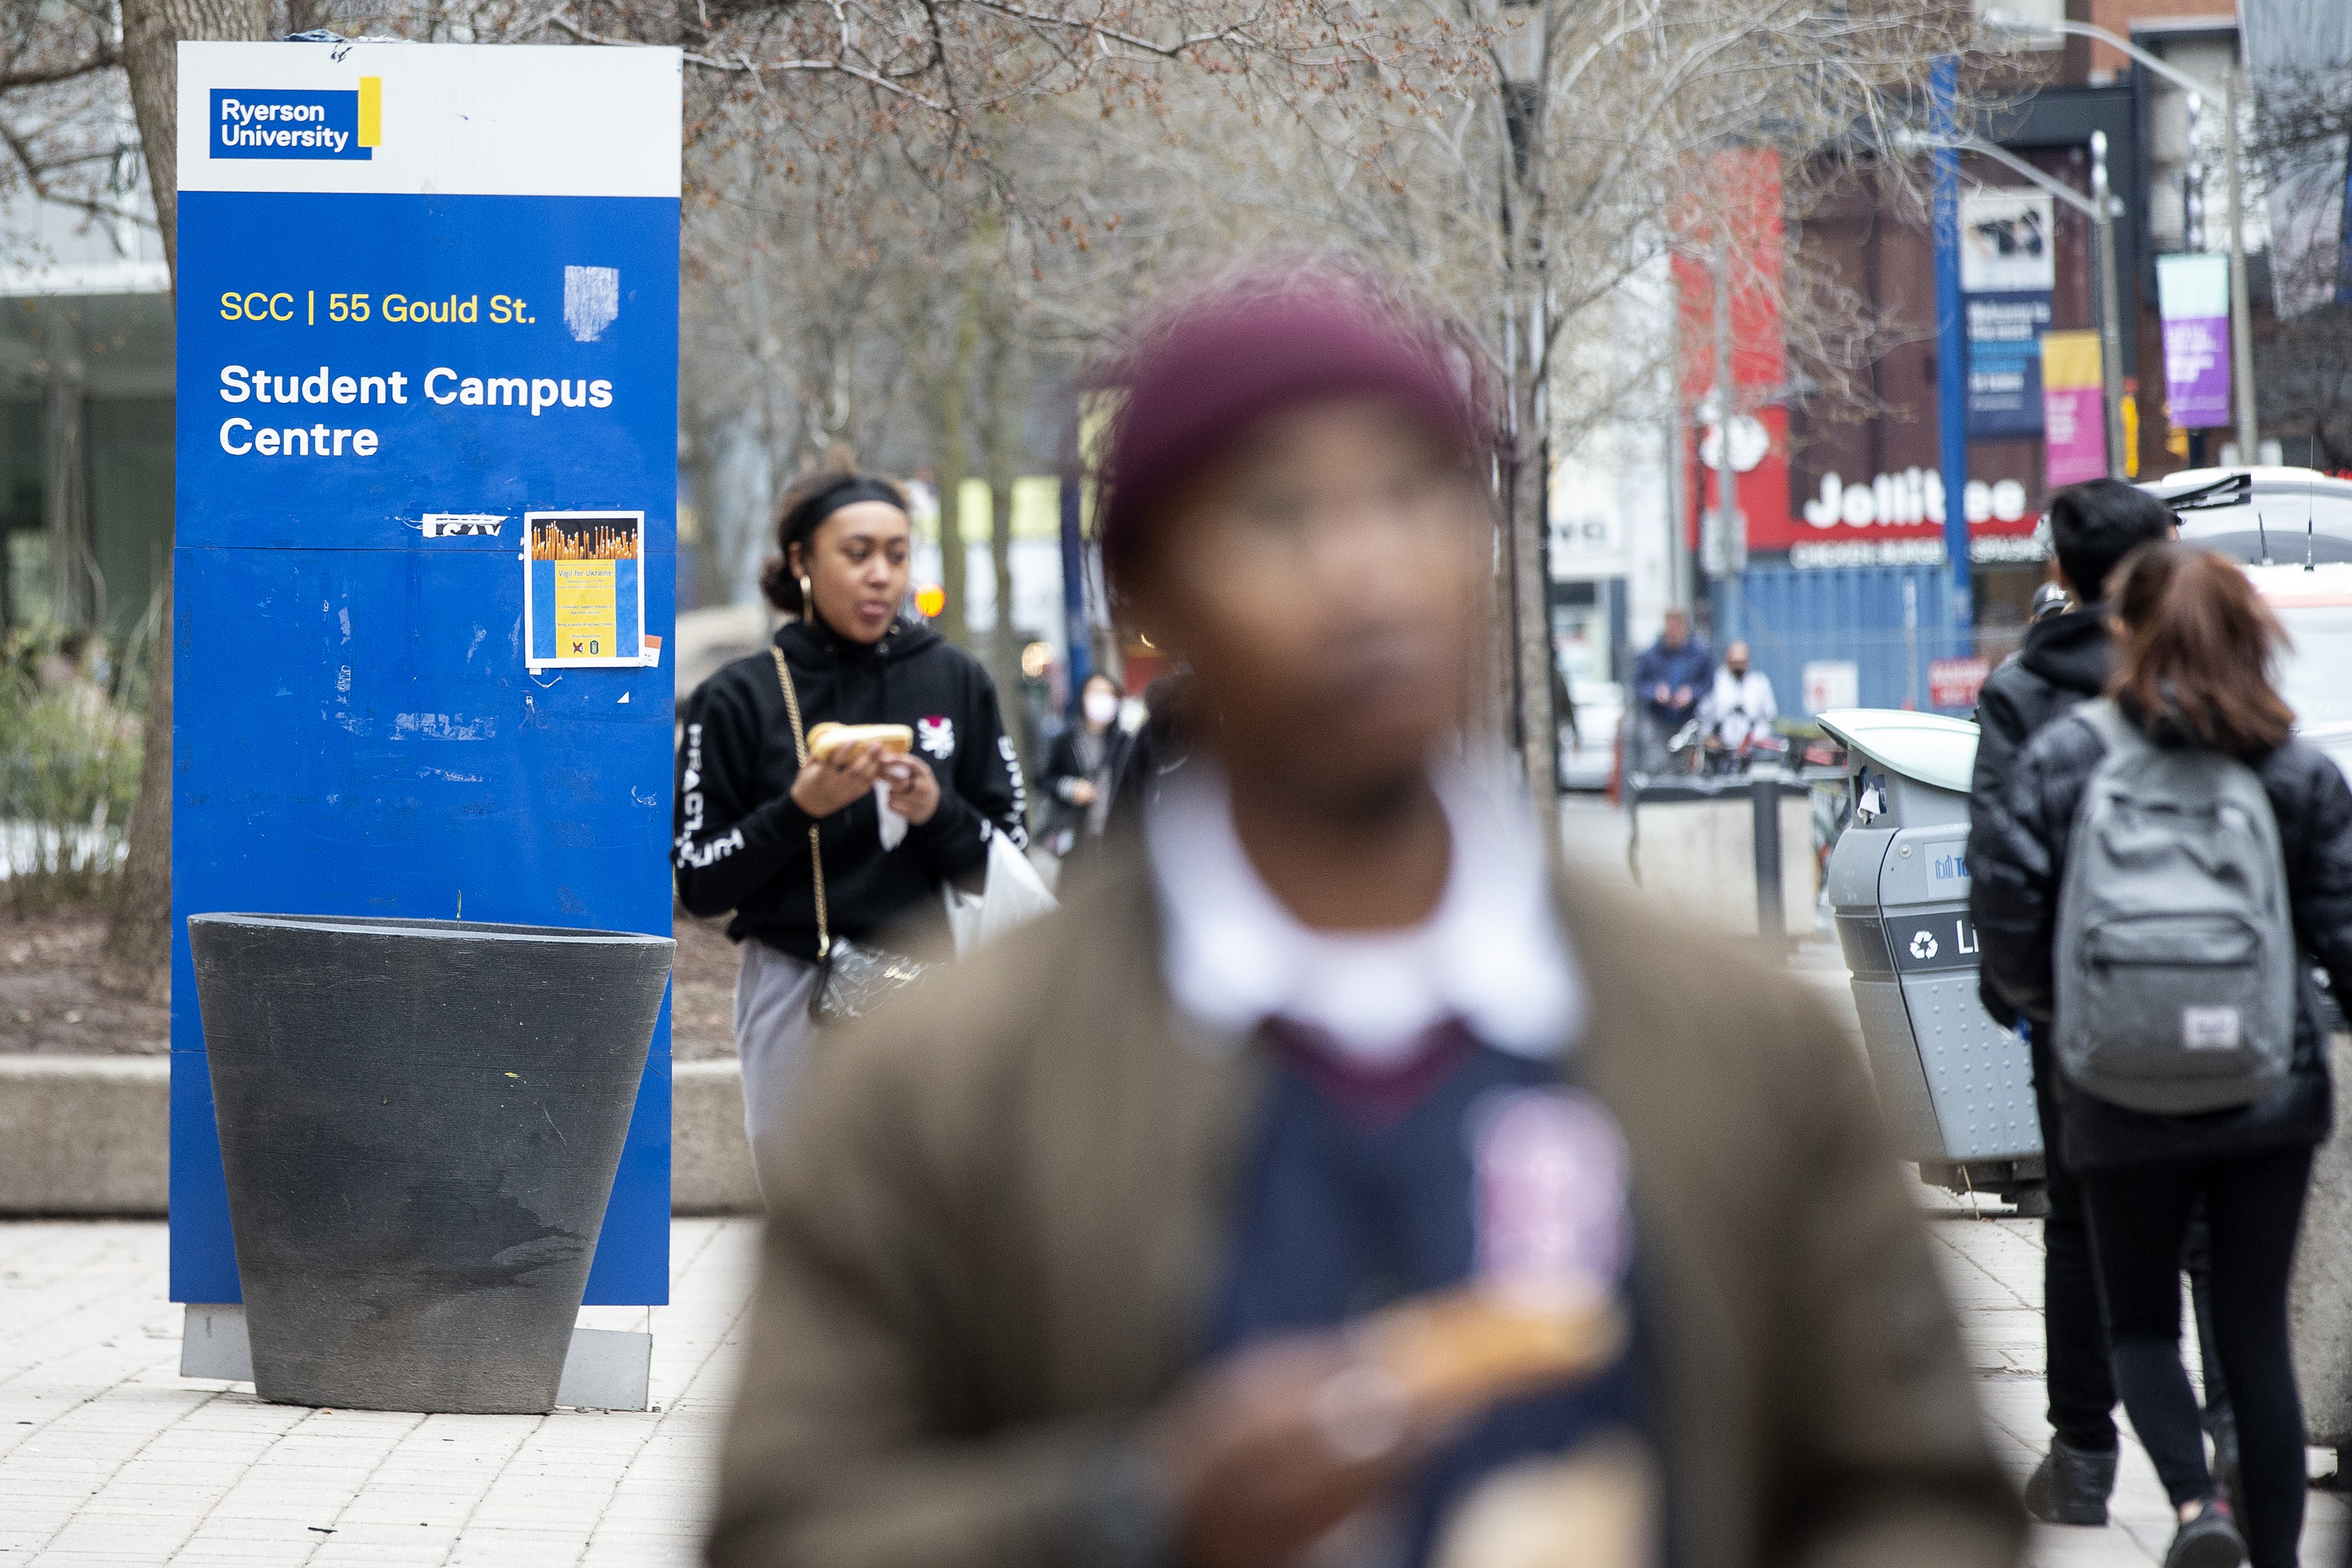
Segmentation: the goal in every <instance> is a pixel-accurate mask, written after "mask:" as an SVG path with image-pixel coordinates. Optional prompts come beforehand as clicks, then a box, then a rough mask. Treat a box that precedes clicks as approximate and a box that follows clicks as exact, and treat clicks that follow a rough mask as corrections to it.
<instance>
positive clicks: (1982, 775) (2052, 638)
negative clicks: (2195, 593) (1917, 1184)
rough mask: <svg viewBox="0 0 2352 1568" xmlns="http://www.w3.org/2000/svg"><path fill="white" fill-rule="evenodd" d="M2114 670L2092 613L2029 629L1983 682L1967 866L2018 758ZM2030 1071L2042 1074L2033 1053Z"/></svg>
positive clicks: (1994, 995) (1987, 1002)
mask: <svg viewBox="0 0 2352 1568" xmlns="http://www.w3.org/2000/svg"><path fill="white" fill-rule="evenodd" d="M2115 662H2116V647H2115V640H2114V639H2113V638H2112V637H2109V636H2108V635H2107V612H2106V608H2105V605H2085V606H2084V608H2082V609H2079V610H2069V611H2067V612H2066V613H2065V614H2063V615H2058V616H2051V617H2050V618H2049V619H2048V620H2046V621H2036V622H2035V623H2034V624H2033V625H2032V626H2028V627H2027V628H2026V629H2025V644H2024V646H2023V647H2020V648H2019V649H2018V650H2017V652H2016V653H2014V654H2012V655H2011V656H2010V657H2009V658H2006V659H2004V660H2002V661H2001V665H2000V668H1998V669H1996V670H1994V671H1993V672H1992V674H1990V676H1988V677H1986V678H1985V683H1984V689H1983V690H1982V691H1980V692H1979V693H1978V694H1977V711H1976V721H1977V762H1976V770H1975V773H1974V776H1973V777H1972V778H1971V779H1970V781H1969V864H1970V865H1974V864H1975V863H1976V841H1977V839H1978V837H1979V836H1980V835H1982V833H1983V832H1984V824H1985V818H1986V816H1987V814H1988V813H1989V812H1990V810H1991V807H1992V803H1993V801H1994V800H1995V799H1996V798H1998V797H1999V795H2000V786H2001V785H2002V784H2005V783H2007V782H2008V780H2009V770H2010V766H2011V763H2015V762H2016V761H2017V753H2018V752H2021V751H2023V750H2024V749H2025V743H2026V742H2028V741H2031V740H2032V738H2033V737H2034V734H2035V732H2036V731H2040V730H2041V729H2042V726H2044V725H2046V724H2048V723H2049V722H2050V721H2052V720H2053V719H2056V718H2060V717H2062V716H2063V715H2064V714H2065V713H2066V712H2067V710H2070V709H2072V708H2073V707H2074V705H2075V704H2077V703H2080V702H2087V701H2089V700H2091V699H2092V698H2094V697H2096V696H2097V695H2098V694H2099V693H2100V692H2101V691H2103V690H2105V689H2106V684H2107V674H2108V672H2109V671H2110V670H2112V669H2113V668H2115ZM1977 994H1978V996H1979V998H1980V999H1981V1000H1982V1001H1983V1003H1984V1008H1985V1011H1986V1012H1988V1013H1990V1014H1991V1015H1992V1016H1993V1021H1994V1022H1995V1023H1997V1024H1999V1025H2000V1026H2001V1027H2002V1028H2004V1029H2013V1028H2015V1027H2016V1026H2017V1009H2016V1008H2014V1007H2012V1006H2011V1005H2009V1004H2008V1002H2007V1001H2006V1000H2004V999H2003V998H2002V996H2001V994H2000V992H1999V991H1998V990H1997V989H1995V987H1994V986H1993V984H1992V982H1991V981H1990V979H1983V980H1980V981H1979V984H1978V986H1977ZM2035 1070H2037V1071H2040V1070H2042V1064H2041V1060H2040V1056H2039V1053H2038V1052H2037V1053H2036V1058H2035Z"/></svg>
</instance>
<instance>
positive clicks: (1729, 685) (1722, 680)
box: [1705, 642, 1780, 751]
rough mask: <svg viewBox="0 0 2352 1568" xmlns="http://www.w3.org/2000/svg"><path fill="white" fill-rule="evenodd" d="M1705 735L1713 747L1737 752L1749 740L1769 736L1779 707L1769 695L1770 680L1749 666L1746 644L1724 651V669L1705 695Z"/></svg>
mask: <svg viewBox="0 0 2352 1568" xmlns="http://www.w3.org/2000/svg"><path fill="white" fill-rule="evenodd" d="M1705 706H1706V733H1707V738H1708V739H1709V740H1710V741H1712V742H1715V743H1716V744H1717V745H1720V746H1722V747H1724V748H1726V749H1727V750H1729V751H1738V749H1739V748H1740V747H1741V746H1743V745H1745V744H1747V742H1748V740H1749V739H1750V738H1751V737H1754V736H1758V735H1768V734H1769V733H1771V731H1772V721H1773V720H1775V719H1777V718H1779V717H1780V703H1779V702H1778V701H1777V700H1774V698H1773V695H1772V678H1771V677H1770V676H1769V675H1767V674H1765V673H1764V672H1763V671H1762V670H1760V669H1755V668H1750V667H1749V664H1748V645H1747V644H1746V643H1744V642H1735V643H1733V644H1732V645H1731V646H1730V647H1727V648H1725V649H1724V650H1723V668H1720V669H1718V670H1717V671H1716V672H1715V684H1714V685H1713V686H1712V687H1711V688H1710V689H1708V691H1707V694H1706V704H1705Z"/></svg>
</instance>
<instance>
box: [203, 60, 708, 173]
mask: <svg viewBox="0 0 2352 1568" xmlns="http://www.w3.org/2000/svg"><path fill="white" fill-rule="evenodd" d="M683 69H684V61H683V58H682V57H681V56H680V54H679V52H678V51H677V50H676V49H667V48H642V49H638V48H616V47H615V48H607V47H593V46H587V45H580V46H573V45H547V46H529V47H521V46H517V47H493V46H488V45H473V44H403V43H326V44H307V43H306V44H182V45H181V46H180V106H179V132H180V135H179V152H180V187H179V188H180V189H181V190H184V191H295V192H349V193H354V194H363V195H499V196H667V197H670V198H672V199H676V197H677V195H678V149H679V135H680V130H681V125H682V102H683V99H682V92H683V79H682V76H681V73H682V71H683Z"/></svg>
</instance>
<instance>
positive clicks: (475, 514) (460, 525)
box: [425, 511, 507, 539]
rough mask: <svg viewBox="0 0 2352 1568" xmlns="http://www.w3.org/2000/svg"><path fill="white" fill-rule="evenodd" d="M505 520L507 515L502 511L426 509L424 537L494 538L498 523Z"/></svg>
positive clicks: (497, 532)
mask: <svg viewBox="0 0 2352 1568" xmlns="http://www.w3.org/2000/svg"><path fill="white" fill-rule="evenodd" d="M506 520H507V515H506V513H504V512H502V511H501V512H488V511H428V512H426V513H425V538H427V539H457V538H459V537H464V536H485V535H486V536H488V537H489V538H492V539H496V538H497V537H498V534H499V524H500V523H502V522H504V521H506Z"/></svg>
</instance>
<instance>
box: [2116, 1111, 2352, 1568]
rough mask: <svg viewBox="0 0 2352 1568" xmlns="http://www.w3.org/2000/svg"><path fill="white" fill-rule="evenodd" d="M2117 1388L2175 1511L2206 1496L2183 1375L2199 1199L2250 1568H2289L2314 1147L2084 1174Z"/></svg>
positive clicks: (2298, 1468)
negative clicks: (2300, 1281)
mask: <svg viewBox="0 0 2352 1568" xmlns="http://www.w3.org/2000/svg"><path fill="white" fill-rule="evenodd" d="M2078 1175H2079V1179H2080V1181H2081V1183H2082V1185H2083V1191H2084V1198H2085V1200H2086V1204H2087V1207H2088V1210H2089V1214H2090V1221H2091V1236H2092V1242H2093V1247H2094V1249H2095V1254H2096V1257H2097V1260H2098V1269H2099V1283H2100V1286H2101V1289H2102V1290H2103V1292H2104V1293H2105V1299H2106V1308H2107V1313H2106V1316H2107V1335H2108V1340H2109V1342H2110V1344H2111V1346H2112V1347H2113V1354H2112V1359H2113V1362H2114V1365H2115V1379H2116V1387H2117V1388H2118V1389H2119V1390H2121V1391H2122V1394H2123V1398H2124V1408H2125V1409H2126V1410H2127V1411H2129V1412H2130V1413H2131V1419H2132V1428H2133V1430H2135V1431H2136V1432H2137V1433H2138V1434H2139V1440H2140V1441H2141V1443H2143V1444H2145V1445H2146V1446H2147V1452H2148V1457H2149V1458H2152V1459H2154V1460H2155V1461H2156V1473H2157V1475H2158V1477H2160V1478H2161V1479H2163V1481H2164V1487H2165V1490H2166V1491H2167V1492H2168V1493H2169V1494H2170V1495H2171V1498H2172V1500H2173V1502H2174V1504H2175V1505H2179V1504H2181V1503H2187V1502H2193V1501H2195V1500H2198V1499H2200V1498H2203V1497H2207V1496H2210V1494H2211V1492H2212V1490H2213V1483H2212V1479H2211V1478H2210V1475H2208V1473H2207V1471H2206V1468H2205V1442H2204V1436H2203V1434H2202V1433H2201V1432H2200V1430H2199V1428H2198V1423H2197V1400H2196V1396H2195V1394H2193V1393H2192V1392H2191V1391H2190V1389H2189V1373H2188V1372H2187V1370H2186V1369H2185V1368H2183V1367H2182V1365H2181V1364H2180V1244H2181V1238H2182V1237H2183V1236H2184V1235H2185V1234H2186V1232H2187V1231H2188V1228H2189V1209H2190V1207H2191V1205H2194V1203H2195V1202H2196V1200H2197V1199H2198V1197H2199V1196H2200V1195H2202V1196H2203V1198H2204V1200H2205V1212H2206V1215H2207V1218H2208V1220H2209V1221H2210V1225H2211V1227H2212V1240H2211V1247H2212V1259H2213V1276H2212V1291H2213V1328H2214V1335H2215V1339H2216V1342H2217V1343H2216V1349H2217V1350H2218V1351H2219V1352H2220V1356H2221V1366H2222V1370H2223V1371H2224V1372H2226V1373H2228V1375H2229V1379H2230V1397H2231V1403H2232V1404H2233V1405H2234V1406H2235V1407H2236V1411H2237V1421H2238V1456H2239V1458H2238V1464H2239V1476H2240V1484H2241V1488H2242V1494H2243V1500H2244V1503H2245V1517H2244V1518H2243V1519H2242V1521H2240V1523H2241V1525H2242V1527H2243V1529H2244V1531H2245V1534H2246V1545H2247V1551H2248V1554H2249V1556H2250V1557H2251V1559H2252V1565H2253V1568H2294V1562H2295V1549H2296V1543H2297V1542H2298V1541H2299V1540H2300V1539H2301V1537H2302V1534H2303V1498H2304V1452H2303V1447H2304V1445H2303V1403H2302V1401H2301V1400H2300V1399H2299V1398H2298V1397H2297V1396H2296V1394H2295V1387H2294V1358H2293V1355H2292V1352H2290V1350H2289V1348H2288V1342H2287V1317H2286V1289H2287V1273H2288V1270H2289V1268H2291V1267H2292V1266H2293V1264H2294V1237H2295V1231H2296V1228H2297V1227H2298V1226H2300V1225H2301V1224H2302V1221H2303V1199H2304V1192H2305V1188H2306V1187H2307V1186H2308V1185H2309V1184H2310V1181H2311V1150H2310V1148H2309V1147H2308V1146H2303V1147H2297V1148H2293V1149H2282V1150H2275V1151H2273V1152H2266V1153H2262V1154H2254V1155H2248V1156H2245V1157H2242V1158H2239V1159H2231V1160H2210V1161H2194V1160H2184V1161H2179V1162H2166V1163H2158V1164H2147V1165H2126V1166H2118V1167H2116V1168H2114V1169H2112V1170H2100V1171H2085V1172H2082V1173H2078Z"/></svg>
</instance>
